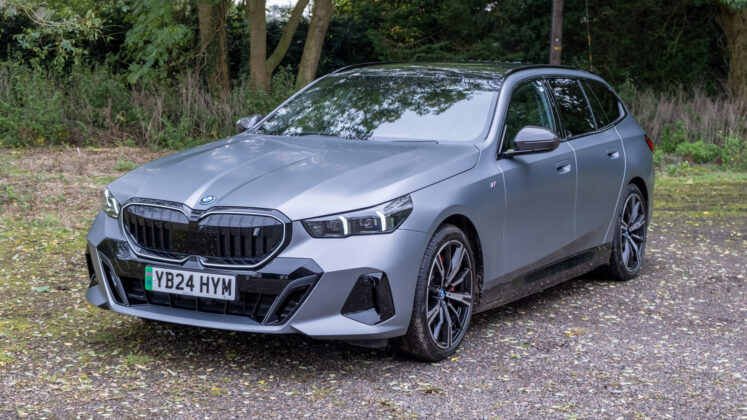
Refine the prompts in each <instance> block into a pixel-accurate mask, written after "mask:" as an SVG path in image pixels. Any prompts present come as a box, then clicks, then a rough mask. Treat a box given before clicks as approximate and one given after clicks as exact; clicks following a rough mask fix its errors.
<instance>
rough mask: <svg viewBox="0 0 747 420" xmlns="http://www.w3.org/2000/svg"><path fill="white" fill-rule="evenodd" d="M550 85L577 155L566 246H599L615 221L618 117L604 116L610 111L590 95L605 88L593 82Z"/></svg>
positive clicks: (620, 165) (620, 156)
mask: <svg viewBox="0 0 747 420" xmlns="http://www.w3.org/2000/svg"><path fill="white" fill-rule="evenodd" d="M549 83H550V85H551V87H552V91H553V94H554V96H555V100H556V103H557V104H558V109H559V112H560V119H561V122H562V124H563V127H564V128H565V131H566V136H567V141H568V144H569V145H570V147H571V148H572V149H573V151H574V152H575V155H576V166H577V171H578V172H577V174H578V181H577V184H576V204H575V207H576V211H575V220H576V236H577V239H576V242H575V243H574V244H573V245H572V247H571V248H572V249H573V252H579V251H583V250H586V249H589V248H593V247H595V246H599V245H601V244H603V243H604V242H605V237H606V236H607V232H608V230H609V227H610V223H611V221H612V218H613V217H614V213H615V208H616V206H617V200H618V196H619V194H620V188H621V183H622V181H623V175H624V172H625V156H624V150H623V145H622V141H621V139H620V136H619V135H618V134H617V132H616V131H615V129H614V127H613V125H614V124H613V123H614V122H615V121H616V120H617V118H618V117H619V115H607V113H608V112H609V113H612V112H611V111H607V112H605V106H604V105H603V103H602V102H601V101H600V100H599V99H598V98H597V95H596V94H595V93H594V91H595V90H597V88H602V89H604V90H606V88H605V87H604V86H603V85H601V84H599V83H597V82H590V81H587V80H579V79H574V78H555V79H550V80H549ZM591 83H594V85H591ZM597 85H598V86H597ZM600 92H601V91H600ZM612 106H615V105H614V104H608V107H612Z"/></svg>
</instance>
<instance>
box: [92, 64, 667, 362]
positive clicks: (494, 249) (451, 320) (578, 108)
mask: <svg viewBox="0 0 747 420" xmlns="http://www.w3.org/2000/svg"><path fill="white" fill-rule="evenodd" d="M238 125H239V126H241V127H242V130H245V131H243V132H241V133H240V134H238V135H235V136H233V137H230V138H227V139H224V140H220V141H216V142H213V143H209V144H205V145H203V146H200V147H196V148H194V149H191V150H187V151H183V152H180V153H176V154H173V155H171V156H167V157H164V158H162V159H159V160H156V161H154V162H151V163H149V164H147V165H144V166H142V167H140V168H138V169H136V170H134V171H132V172H130V173H128V174H126V175H124V176H122V177H121V178H119V179H117V180H115V181H114V182H112V183H111V184H109V185H108V187H107V188H106V189H104V190H103V191H102V207H103V208H102V210H101V211H100V212H99V214H98V215H97V217H96V219H95V222H94V223H93V227H92V228H91V230H90V232H89V234H88V237H87V239H88V246H87V250H86V257H87V262H88V269H89V272H90V287H89V288H88V291H87V293H86V296H87V298H88V300H89V301H90V302H91V303H92V304H93V305H95V306H98V307H101V308H106V309H110V310H113V311H115V312H119V313H122V314H127V315H133V316H136V317H140V318H145V319H150V320H157V321H163V322H171V323H180V324H187V325H193V326H198V327H205V328H220V329H229V330H236V331H248V332H257V333H273V334H274V333H300V334H304V335H307V336H310V337H315V338H320V339H337V340H344V341H348V342H352V343H355V344H359V345H364V346H366V345H367V346H383V345H387V344H390V345H391V346H392V347H393V348H394V349H395V350H397V351H399V352H401V353H404V354H406V355H409V356H411V357H414V358H418V359H421V360H430V361H435V360H439V359H442V358H444V357H446V356H448V355H450V354H451V353H453V352H454V351H455V350H456V349H457V347H458V346H459V345H460V343H461V342H462V340H463V339H464V336H465V333H466V331H467V329H468V327H469V323H470V318H471V317H472V315H473V314H474V313H476V312H479V311H484V310H487V309H490V308H494V307H497V306H499V305H503V304H506V303H508V302H511V301H514V300H516V299H519V298H521V297H523V296H526V295H528V294H531V293H536V292H538V291H541V290H543V289H545V288H547V287H550V286H553V285H555V284H557V283H559V282H562V281H565V280H568V279H570V278H573V277H575V276H578V275H581V274H583V273H585V272H588V271H590V270H593V269H597V268H600V269H601V270H600V271H601V272H603V273H605V274H606V275H607V276H608V277H609V278H612V279H616V280H627V279H630V278H632V277H634V276H635V275H636V274H637V273H638V272H639V270H640V269H641V264H642V263H643V256H644V250H645V245H646V229H647V225H648V220H649V219H650V216H651V211H652V210H651V209H652V207H653V206H652V203H651V192H652V190H653V183H654V172H653V164H652V151H653V145H652V143H651V141H650V140H649V139H648V137H647V136H646V134H645V133H644V131H643V130H642V129H641V127H640V126H639V125H638V124H637V123H636V121H635V119H634V118H633V116H632V115H630V112H629V111H628V109H627V108H626V107H625V105H624V104H623V103H622V101H621V100H620V98H619V97H618V96H617V95H616V94H615V93H614V91H613V90H612V89H611V88H610V86H609V85H608V84H607V83H605V82H604V80H602V79H600V78H599V77H598V76H595V75H594V74H591V73H588V72H585V71H579V70H573V69H570V68H564V67H550V66H530V65H507V64H488V63H428V64H385V63H382V64H370V65H358V66H351V67H346V68H343V69H340V70H338V71H335V72H333V73H331V74H329V75H327V76H325V77H322V78H320V79H318V80H317V81H316V82H314V83H312V84H311V85H309V86H308V87H306V88H305V89H303V90H302V91H300V92H298V93H297V94H295V95H294V96H293V97H291V98H290V99H288V100H287V101H286V102H285V103H283V104H282V105H280V106H279V107H278V108H277V109H275V110H274V111H272V112H271V113H270V114H269V115H267V116H265V117H264V118H262V117H259V116H255V117H252V118H246V119H242V120H240V121H239V124H238Z"/></svg>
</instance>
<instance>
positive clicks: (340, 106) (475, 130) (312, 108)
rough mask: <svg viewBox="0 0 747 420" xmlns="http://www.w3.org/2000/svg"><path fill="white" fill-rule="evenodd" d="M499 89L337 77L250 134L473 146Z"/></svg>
mask: <svg viewBox="0 0 747 420" xmlns="http://www.w3.org/2000/svg"><path fill="white" fill-rule="evenodd" d="M499 89H500V84H499V83H497V82H495V81H494V80H489V79H478V78H467V77H464V78H462V77H421V76H417V75H405V76H394V75H375V74H370V75H365V74H351V75H345V74H343V75H337V76H331V77H327V78H325V79H322V80H320V81H319V82H317V83H316V84H314V85H313V86H311V87H310V88H309V89H308V90H306V91H304V92H303V93H301V94H300V95H299V96H297V97H296V98H294V99H293V100H292V101H291V102H289V103H287V104H285V105H284V106H283V107H282V108H279V109H278V110H277V111H276V112H275V113H274V114H272V115H271V116H270V117H269V118H268V120H267V121H265V122H264V123H263V124H262V125H261V126H260V127H258V128H257V129H256V130H255V132H256V133H258V134H268V135H277V136H304V135H321V136H330V137H337V138H343V139H352V140H380V141H403V140H404V141H413V140H414V141H465V142H466V141H473V140H477V139H483V138H484V137H485V136H486V135H487V131H488V130H489V128H490V120H491V116H492V115H493V112H492V110H493V105H494V103H495V100H496V98H497V95H498V91H499Z"/></svg>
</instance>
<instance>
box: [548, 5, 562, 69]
mask: <svg viewBox="0 0 747 420" xmlns="http://www.w3.org/2000/svg"><path fill="white" fill-rule="evenodd" d="M562 52H563V0H553V2H552V31H551V34H550V64H554V65H560V57H561V53H562Z"/></svg>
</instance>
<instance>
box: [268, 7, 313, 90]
mask: <svg viewBox="0 0 747 420" xmlns="http://www.w3.org/2000/svg"><path fill="white" fill-rule="evenodd" d="M308 4H309V0H298V2H297V3H296V6H295V7H294V8H293V12H292V13H291V16H290V18H289V19H288V22H287V23H286V24H285V27H283V33H282V35H280V41H278V45H277V46H276V47H275V49H274V50H273V51H272V54H271V55H270V57H269V58H268V59H267V63H266V69H267V77H268V78H269V79H272V73H274V72H275V69H276V68H278V66H279V65H280V62H281V61H283V57H285V53H287V52H288V47H289V46H290V43H291V41H292V40H293V34H295V33H296V29H298V24H299V23H300V22H301V17H302V16H303V10H304V9H305V8H306V6H307V5H308ZM268 82H269V80H268ZM268 88H269V86H268Z"/></svg>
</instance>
